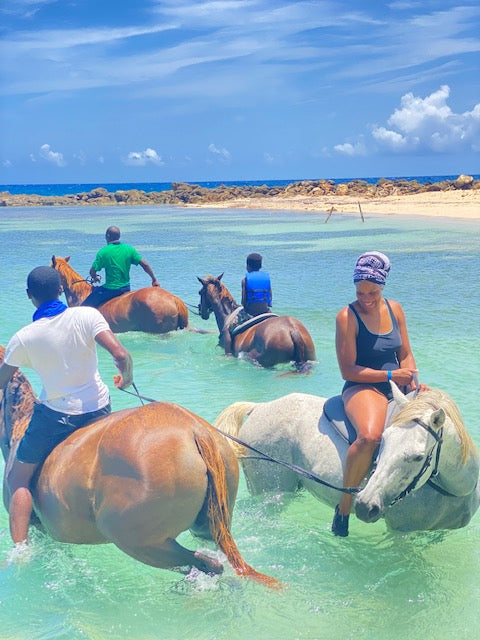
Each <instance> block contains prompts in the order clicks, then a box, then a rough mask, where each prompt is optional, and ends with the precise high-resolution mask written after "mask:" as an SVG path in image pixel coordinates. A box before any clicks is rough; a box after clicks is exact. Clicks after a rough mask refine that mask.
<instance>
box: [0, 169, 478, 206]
mask: <svg viewBox="0 0 480 640" xmlns="http://www.w3.org/2000/svg"><path fill="white" fill-rule="evenodd" d="M459 189H461V190H464V191H465V190H479V189H480V180H475V179H474V178H473V177H472V176H466V175H460V176H458V178H456V179H455V180H443V181H442V182H435V183H431V182H427V183H424V184H421V183H419V182H417V181H416V180H389V179H387V178H380V180H378V181H377V182H376V183H375V184H370V183H368V182H365V180H352V181H351V182H341V183H338V184H337V183H335V181H334V180H302V181H299V182H292V183H290V184H288V185H286V186H282V187H279V186H275V187H268V186H267V185H260V186H252V185H245V186H231V187H227V186H226V185H223V184H222V185H220V186H218V187H215V188H212V189H207V188H206V187H202V186H200V185H198V184H189V183H187V182H172V188H171V189H170V190H168V191H151V192H148V193H147V192H146V191H142V190H140V189H129V190H119V191H115V192H114V193H111V192H109V191H107V190H106V189H105V188H103V187H98V188H96V189H92V191H89V192H83V193H76V194H72V195H66V196H40V195H34V194H32V195H28V194H18V195H12V194H10V193H9V192H8V191H3V192H0V206H2V207H39V206H41V207H45V206H71V205H79V206H91V205H93V206H97V207H98V206H112V205H128V206H137V205H144V206H145V205H150V206H151V205H173V206H186V205H205V204H209V203H212V204H214V203H216V202H228V201H230V200H239V199H245V198H246V199H249V198H266V199H267V198H272V197H277V198H292V197H296V196H304V197H307V198H316V197H322V196H331V197H333V198H335V197H341V196H357V197H362V198H382V197H385V196H390V195H406V194H413V193H422V192H428V191H452V190H459Z"/></svg>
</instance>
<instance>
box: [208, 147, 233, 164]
mask: <svg viewBox="0 0 480 640" xmlns="http://www.w3.org/2000/svg"><path fill="white" fill-rule="evenodd" d="M208 150H209V151H210V153H211V154H212V155H213V156H214V157H215V158H217V159H218V160H221V161H222V162H228V160H230V158H231V157H232V155H231V153H230V151H229V150H228V149H225V147H217V146H216V145H214V144H213V143H212V144H209V145H208Z"/></svg>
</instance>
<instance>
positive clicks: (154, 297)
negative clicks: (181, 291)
mask: <svg viewBox="0 0 480 640" xmlns="http://www.w3.org/2000/svg"><path fill="white" fill-rule="evenodd" d="M69 261H70V256H68V257H66V258H60V257H58V256H52V267H53V268H54V269H56V270H57V271H58V273H59V275H60V278H61V281H62V287H63V291H64V293H65V298H66V300H67V304H68V306H69V307H77V306H79V305H80V304H81V303H82V302H83V301H84V300H85V298H86V297H87V296H88V295H89V294H90V293H91V291H92V285H91V284H89V283H88V282H87V281H86V280H85V279H84V278H82V276H81V275H80V274H79V273H77V272H76V271H75V269H73V267H72V266H71V265H70V262H69ZM98 310H99V311H100V313H101V314H102V315H103V316H104V318H105V320H106V321H107V322H108V324H109V325H110V329H111V330H112V331H113V332H114V333H124V332H125V331H144V332H145V333H168V332H169V331H175V330H176V329H187V328H189V327H188V310H187V307H186V305H185V303H184V302H183V301H182V300H180V298H178V297H177V296H175V295H174V294H173V293H170V291H167V290H166V289H162V288H161V287H144V288H143V289H138V290H136V291H129V292H128V293H123V294H122V295H120V296H118V297H117V298H113V299H112V300H109V301H108V302H105V304H102V305H101V306H100V307H99V309H98Z"/></svg>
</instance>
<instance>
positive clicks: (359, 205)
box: [358, 202, 365, 222]
mask: <svg viewBox="0 0 480 640" xmlns="http://www.w3.org/2000/svg"><path fill="white" fill-rule="evenodd" d="M358 208H359V210H360V217H361V218H362V222H365V218H364V217H363V211H362V205H361V204H360V202H359V203H358Z"/></svg>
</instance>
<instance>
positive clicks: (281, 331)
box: [198, 273, 316, 371]
mask: <svg viewBox="0 0 480 640" xmlns="http://www.w3.org/2000/svg"><path fill="white" fill-rule="evenodd" d="M222 276H223V273H222V275H220V276H218V278H215V277H214V276H210V275H208V276H205V278H198V280H199V281H200V282H201V284H202V288H201V289H200V291H199V293H200V304H199V311H200V315H201V317H202V318H203V320H207V319H208V318H209V316H210V313H211V312H212V311H213V313H214V314H215V319H216V321H217V326H218V328H219V330H220V344H221V346H223V347H225V345H224V343H223V340H224V338H223V336H224V332H226V331H228V330H229V328H228V325H229V323H230V321H231V319H232V318H233V317H234V316H235V314H236V313H238V311H240V310H241V309H242V308H243V307H241V305H239V304H237V303H236V302H235V300H234V299H233V297H232V294H231V293H230V292H229V291H228V289H227V288H226V286H225V285H224V284H223V282H221V280H222ZM258 319H259V318H258ZM226 352H228V351H227V350H226ZM232 353H233V355H234V356H238V355H239V354H240V353H245V354H246V355H247V357H248V358H249V359H250V360H252V361H254V362H256V363H258V364H259V365H261V366H262V367H273V366H275V365H276V364H279V363H282V362H294V363H295V366H296V368H297V370H298V371H307V370H308V369H309V367H310V365H309V363H310V362H311V361H313V360H315V358H316V355H315V347H314V344H313V340H312V337H311V335H310V334H309V332H308V330H307V329H306V327H305V326H304V325H303V324H302V323H301V322H300V320H297V319H296V318H293V317H292V316H274V317H267V318H265V319H264V320H262V321H261V322H258V323H257V324H254V325H253V326H251V327H249V328H248V329H246V330H245V331H242V333H238V334H237V335H234V336H233V337H232Z"/></svg>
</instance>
